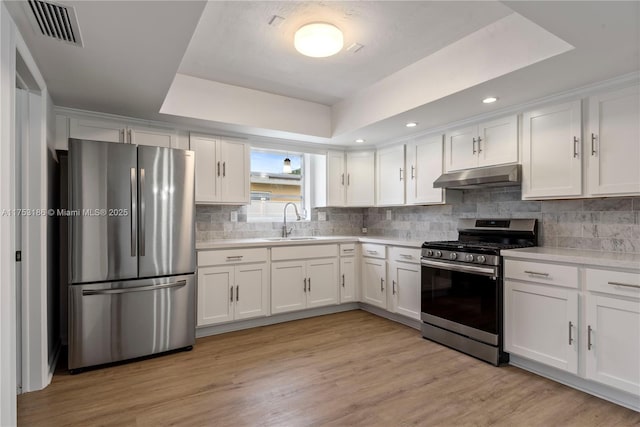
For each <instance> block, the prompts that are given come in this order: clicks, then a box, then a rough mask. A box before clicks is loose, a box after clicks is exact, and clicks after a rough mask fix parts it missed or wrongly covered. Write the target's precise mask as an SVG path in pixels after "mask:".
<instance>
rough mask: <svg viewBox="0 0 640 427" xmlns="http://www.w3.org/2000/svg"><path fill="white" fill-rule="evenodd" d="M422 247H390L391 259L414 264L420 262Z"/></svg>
mask: <svg viewBox="0 0 640 427" xmlns="http://www.w3.org/2000/svg"><path fill="white" fill-rule="evenodd" d="M420 255H421V250H420V249H414V248H400V247H391V248H389V259H390V260H392V261H400V262H409V263H412V264H420Z"/></svg>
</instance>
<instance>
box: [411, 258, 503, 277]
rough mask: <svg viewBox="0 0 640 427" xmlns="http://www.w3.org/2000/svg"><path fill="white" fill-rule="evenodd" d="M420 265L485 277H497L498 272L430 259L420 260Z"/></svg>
mask: <svg viewBox="0 0 640 427" xmlns="http://www.w3.org/2000/svg"><path fill="white" fill-rule="evenodd" d="M420 264H422V265H423V266H425V267H435V268H441V269H443V270H451V271H460V272H462V273H472V274H480V275H483V276H490V277H496V276H497V275H498V274H497V271H496V269H495V268H492V267H477V266H475V265H466V264H451V263H448V262H441V261H432V260H430V259H423V260H420Z"/></svg>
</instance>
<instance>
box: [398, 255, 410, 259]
mask: <svg viewBox="0 0 640 427" xmlns="http://www.w3.org/2000/svg"><path fill="white" fill-rule="evenodd" d="M400 256H401V257H402V258H406V259H413V257H412V256H411V255H407V254H400Z"/></svg>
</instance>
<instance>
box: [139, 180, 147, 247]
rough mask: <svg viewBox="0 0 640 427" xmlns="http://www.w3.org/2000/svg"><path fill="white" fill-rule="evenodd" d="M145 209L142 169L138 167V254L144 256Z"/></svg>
mask: <svg viewBox="0 0 640 427" xmlns="http://www.w3.org/2000/svg"><path fill="white" fill-rule="evenodd" d="M146 211H147V204H146V202H145V201H144V169H140V256H144V253H145V239H146V229H145V222H146V221H145V215H146Z"/></svg>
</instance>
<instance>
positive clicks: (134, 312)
mask: <svg viewBox="0 0 640 427" xmlns="http://www.w3.org/2000/svg"><path fill="white" fill-rule="evenodd" d="M194 179H195V177H194V153H193V152H192V151H187V150H176V149H169V148H160V147H147V146H136V145H131V144H118V143H111V142H99V141H86V140H77V139H70V140H69V211H68V212H67V215H69V291H68V294H69V319H68V320H69V331H68V334H69V360H68V367H69V369H70V370H72V371H73V370H78V369H79V368H84V367H87V366H93V365H100V364H104V363H110V362H115V361H119V360H125V359H131V358H136V357H140V356H147V355H151V354H155V353H160V352H164V351H168V350H174V349H179V348H183V347H185V348H190V346H192V345H193V344H194V342H195V275H194V272H195V226H194V222H195V205H194Z"/></svg>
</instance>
